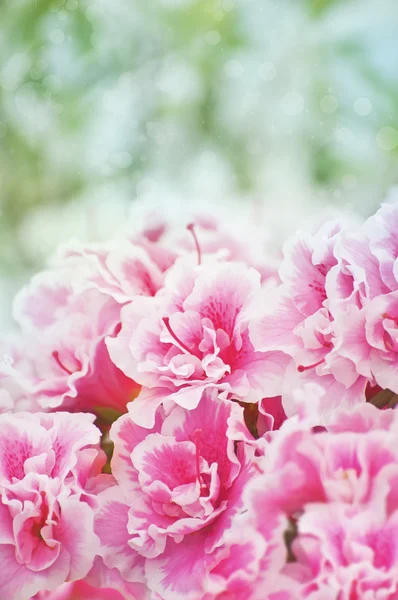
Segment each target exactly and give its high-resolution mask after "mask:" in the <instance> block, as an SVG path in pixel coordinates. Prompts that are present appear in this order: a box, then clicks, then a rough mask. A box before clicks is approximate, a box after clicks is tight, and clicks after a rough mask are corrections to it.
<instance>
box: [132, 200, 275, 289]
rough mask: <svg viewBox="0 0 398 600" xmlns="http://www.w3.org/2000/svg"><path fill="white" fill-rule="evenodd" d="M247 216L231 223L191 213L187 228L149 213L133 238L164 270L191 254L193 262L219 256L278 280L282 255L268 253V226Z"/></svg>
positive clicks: (267, 280) (267, 279) (266, 277)
mask: <svg viewBox="0 0 398 600" xmlns="http://www.w3.org/2000/svg"><path fill="white" fill-rule="evenodd" d="M242 216H243V215H242ZM248 216H249V215H248V214H245V215H244V217H246V218H243V219H241V220H239V221H238V222H237V223H235V224H232V223H230V222H229V220H228V219H227V218H226V217H224V218H221V217H215V216H214V213H213V214H211V213H203V212H202V213H199V214H192V215H191V219H190V221H187V222H186V227H184V226H183V225H181V224H180V225H178V224H177V223H172V222H171V220H170V219H167V218H166V217H165V216H163V215H161V214H159V213H148V214H147V222H146V224H145V225H144V226H143V228H142V229H141V230H140V232H139V233H138V234H136V235H134V236H133V237H132V238H131V239H132V241H133V243H135V244H137V245H140V246H142V247H143V248H145V250H146V251H147V252H148V254H149V255H150V256H151V258H152V260H153V261H154V262H156V264H157V265H158V266H159V268H160V269H161V270H162V271H163V272H164V271H167V270H168V269H169V268H170V267H171V266H172V265H173V264H174V263H175V261H176V260H177V259H178V258H179V257H181V256H185V255H186V254H187V253H188V254H189V255H191V256H192V258H193V262H192V264H194V263H195V262H197V261H199V262H201V260H202V259H203V258H206V256H217V257H218V258H219V259H220V260H225V261H228V262H231V261H233V262H237V261H238V262H244V263H245V264H246V265H248V266H251V267H254V268H256V269H257V270H258V271H259V273H260V274H261V281H262V282H267V283H270V282H275V283H276V282H279V277H278V273H277V269H278V267H279V262H280V261H279V257H278V258H272V257H271V256H270V255H269V253H268V252H267V248H266V236H265V228H261V226H260V225H259V221H258V220H256V219H255V218H249V222H243V221H246V220H247V217H248Z"/></svg>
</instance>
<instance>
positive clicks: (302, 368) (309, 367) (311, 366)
mask: <svg viewBox="0 0 398 600" xmlns="http://www.w3.org/2000/svg"><path fill="white" fill-rule="evenodd" d="M324 362H325V359H324V358H321V360H318V362H316V363H314V364H313V365H308V366H306V367H305V366H304V365H299V366H298V367H297V371H298V372H299V373H304V371H309V369H315V367H319V365H321V364H322V363H324Z"/></svg>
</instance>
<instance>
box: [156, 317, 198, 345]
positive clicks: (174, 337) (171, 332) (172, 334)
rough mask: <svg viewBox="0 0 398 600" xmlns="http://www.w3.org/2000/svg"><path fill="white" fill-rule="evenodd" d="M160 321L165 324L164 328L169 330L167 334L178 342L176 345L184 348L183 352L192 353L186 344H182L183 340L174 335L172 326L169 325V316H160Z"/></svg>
mask: <svg viewBox="0 0 398 600" xmlns="http://www.w3.org/2000/svg"><path fill="white" fill-rule="evenodd" d="M162 321H163V323H164V324H165V326H166V329H167V331H168V332H169V334H170V335H171V337H172V338H173V340H175V341H176V342H177V344H178V345H179V346H180V347H181V348H182V349H183V350H185V352H188V354H192V351H191V350H190V349H189V348H188V346H186V345H185V344H184V342H182V341H181V340H180V339H179V338H178V337H177V336H176V334H175V333H174V331H173V330H172V328H171V325H170V319H169V317H163V318H162Z"/></svg>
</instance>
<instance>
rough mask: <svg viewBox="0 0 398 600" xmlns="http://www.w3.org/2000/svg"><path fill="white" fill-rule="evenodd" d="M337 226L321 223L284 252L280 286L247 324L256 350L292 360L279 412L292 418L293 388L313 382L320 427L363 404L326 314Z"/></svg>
mask: <svg viewBox="0 0 398 600" xmlns="http://www.w3.org/2000/svg"><path fill="white" fill-rule="evenodd" d="M341 235H342V230H341V226H340V225H339V224H338V223H334V222H330V223H325V225H324V226H323V227H321V229H320V230H319V231H318V232H317V233H316V234H315V235H312V236H311V235H310V234H307V233H299V234H297V236H296V237H295V238H293V239H292V240H291V241H289V242H287V243H286V244H285V247H284V261H283V263H282V266H281V268H280V277H281V280H282V285H281V286H280V288H279V289H278V290H277V291H276V292H274V293H273V294H272V296H271V294H270V295H269V296H268V298H266V302H264V306H263V307H262V308H261V307H259V315H258V316H256V317H254V318H253V319H252V320H251V322H250V325H249V329H250V335H251V339H252V341H253V343H254V344H255V346H256V347H257V348H258V349H259V350H261V351H263V352H270V351H271V352H277V351H281V352H283V353H285V354H286V355H289V356H290V357H291V360H290V362H289V363H288V364H287V365H286V366H285V369H284V370H283V371H282V375H281V382H282V385H283V387H282V400H283V408H284V410H285V412H286V414H287V415H288V416H290V415H292V414H294V413H295V408H294V397H293V396H294V393H295V390H296V389H299V388H301V387H303V386H304V385H305V384H307V383H311V382H314V383H316V384H317V385H319V386H321V387H322V388H323V391H324V393H323V395H322V402H323V406H322V409H321V412H320V418H321V422H328V420H329V418H330V414H331V412H332V411H333V410H334V408H335V406H336V405H340V406H347V407H348V406H352V405H355V404H357V403H360V402H363V401H365V388H366V385H367V381H366V379H365V378H364V377H363V376H361V374H360V373H358V371H357V369H356V365H355V362H353V361H352V360H350V359H349V358H348V357H345V356H343V355H340V354H337V352H336V351H335V344H336V343H337V342H336V331H335V322H334V316H333V314H332V313H331V311H330V300H329V294H328V285H327V282H328V277H329V275H330V273H331V272H332V271H333V268H334V267H335V266H336V265H337V264H338V259H337V256H336V245H337V243H338V241H339V240H340V237H341Z"/></svg>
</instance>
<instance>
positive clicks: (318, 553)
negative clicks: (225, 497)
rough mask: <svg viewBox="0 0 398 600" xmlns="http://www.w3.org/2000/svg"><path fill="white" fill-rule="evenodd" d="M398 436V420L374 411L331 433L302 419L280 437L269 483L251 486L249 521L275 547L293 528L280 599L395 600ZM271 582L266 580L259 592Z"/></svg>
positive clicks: (361, 410)
mask: <svg viewBox="0 0 398 600" xmlns="http://www.w3.org/2000/svg"><path fill="white" fill-rule="evenodd" d="M397 433H398V416H397V413H395V412H394V411H393V410H391V409H389V410H387V411H379V410H377V409H376V408H375V407H373V406H371V405H364V406H361V407H357V408H355V409H354V410H353V411H352V412H350V413H341V412H340V413H338V414H337V415H336V420H335V424H334V425H333V426H332V428H331V431H330V432H329V431H326V430H324V431H321V432H315V431H314V430H313V429H312V428H311V424H310V423H308V422H306V421H305V420H304V421H300V420H298V419H295V418H292V419H290V420H288V421H287V422H286V423H285V424H284V425H282V428H281V429H280V430H279V431H277V432H275V434H274V436H273V437H272V439H271V440H270V442H269V444H268V447H267V452H266V454H265V456H264V457H263V458H262V459H261V461H262V469H263V474H262V475H258V476H257V477H255V478H253V479H252V480H251V482H249V484H248V486H247V489H246V492H245V504H246V507H247V509H248V510H247V512H246V513H245V515H243V516H242V518H243V520H244V524H243V527H246V528H250V527H252V528H253V529H254V531H255V532H256V533H257V534H258V533H260V534H262V535H263V537H264V539H265V541H266V542H267V544H273V543H274V539H275V533H274V532H275V528H277V527H278V523H281V522H282V523H283V520H285V540H286V541H287V550H286V551H285V557H284V559H283V561H282V563H280V564H279V566H278V565H276V563H275V565H274V566H275V567H277V568H276V571H275V569H274V570H273V573H274V575H275V573H278V575H277V577H276V579H275V578H274V580H273V581H272V589H273V588H275V592H276V591H277V590H279V592H280V593H282V592H283V591H286V592H290V591H291V589H292V588H293V589H294V587H295V586H296V587H297V586H298V591H297V593H296V595H295V596H293V597H295V598H311V599H314V600H315V599H316V600H320V599H321V598H322V599H323V598H327V599H328V598H330V599H331V600H332V599H334V600H336V599H339V600H340V598H341V599H343V598H344V600H352V598H358V599H359V598H367V597H369V598H373V597H380V598H388V599H391V600H393V599H394V600H395V598H396V597H397V596H396V594H398V572H397V570H396V562H397V557H398V554H397V553H398V546H397V545H396V543H395V539H396V536H397V525H398V495H397V492H396V489H397V483H398V452H397V444H396V440H397ZM281 520H282V521H281ZM270 522H271V523H272V522H273V523H274V527H273V526H270ZM382 549H383V550H382ZM279 558H280V556H279ZM260 573H261V570H260ZM278 579H279V580H278ZM261 582H263V583H261ZM266 582H267V578H266V577H265V578H263V579H262V577H261V574H260V575H259V578H258V581H257V584H256V585H257V589H259V590H261V589H262V588H261V586H262V585H265V584H266ZM279 592H278V593H279ZM367 594H368V595H367ZM372 594H375V595H372ZM377 594H378V595H377ZM383 594H385V595H383ZM260 597H261V595H256V594H255V593H254V595H253V599H255V600H257V599H258V600H259V598H260ZM250 598H251V597H250Z"/></svg>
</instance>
